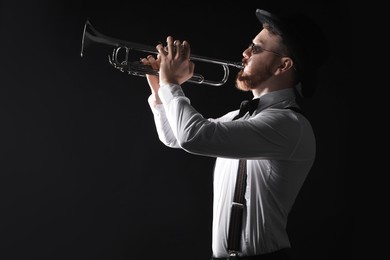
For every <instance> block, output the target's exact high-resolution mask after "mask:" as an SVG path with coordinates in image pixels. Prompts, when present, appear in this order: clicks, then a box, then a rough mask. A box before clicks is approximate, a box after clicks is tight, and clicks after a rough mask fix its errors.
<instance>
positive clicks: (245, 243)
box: [142, 9, 326, 260]
mask: <svg viewBox="0 0 390 260" xmlns="http://www.w3.org/2000/svg"><path fill="white" fill-rule="evenodd" d="M256 15H257V18H258V19H259V21H260V22H261V24H262V28H261V30H260V32H259V33H258V34H257V35H256V36H255V37H254V38H253V40H252V43H251V44H250V45H249V47H248V48H247V49H246V50H244V52H243V59H242V62H243V65H244V68H243V69H242V70H241V71H240V72H239V73H238V75H237V79H236V86H237V88H238V89H240V90H242V91H251V92H252V94H253V100H254V101H256V102H254V103H253V104H254V105H253V104H252V105H249V106H253V108H252V110H253V111H244V110H243V109H241V110H240V111H239V110H235V111H231V112H228V113H226V114H225V115H223V116H221V117H219V118H215V119H207V118H204V117H203V116H202V115H201V114H200V113H198V112H197V110H196V109H195V108H193V107H192V106H191V104H190V100H189V98H188V97H186V96H185V94H184V92H183V90H182V88H181V84H183V83H184V82H186V81H187V80H189V79H190V78H191V77H192V76H193V74H194V68H195V66H194V63H192V62H191V60H190V45H189V43H188V42H187V41H183V42H180V41H179V40H174V39H173V38H172V37H171V36H168V37H167V46H166V47H164V46H163V45H162V44H159V45H158V46H157V47H156V49H157V51H158V55H157V59H156V58H155V57H153V56H152V55H149V56H148V57H147V58H145V59H142V62H143V63H144V64H147V65H150V66H152V67H153V68H154V69H155V70H158V71H159V76H153V75H148V76H147V80H148V83H149V86H150V87H151V92H152V94H151V95H150V97H149V99H148V101H149V104H150V107H151V110H152V112H153V114H154V120H155V125H156V129H157V132H158V136H159V139H160V140H161V141H162V142H163V143H164V144H165V145H167V146H169V147H173V148H181V149H183V150H185V151H187V152H189V153H192V154H198V155H204V156H210V157H215V158H216V163H215V169H214V186H213V187H214V190H213V192H214V195H213V224H212V258H214V259H227V258H230V259H233V258H238V259H254V260H255V259H288V253H286V249H289V248H290V247H291V245H290V241H289V238H288V234H287V232H286V226H287V218H288V214H289V212H290V210H291V208H292V206H293V203H294V201H295V199H296V197H297V195H298V192H299V190H300V189H301V187H302V185H303V183H304V181H305V179H306V177H307V175H308V173H309V171H310V169H311V167H312V165H313V162H314V159H315V152H316V140H315V135H314V132H313V129H312V127H311V124H310V122H309V121H308V119H307V118H306V117H305V116H304V115H303V113H301V111H300V107H299V104H298V102H297V100H296V99H297V95H301V96H302V97H303V98H307V97H310V96H311V95H312V94H313V91H314V87H315V73H316V70H317V68H318V66H319V65H320V64H321V63H323V61H324V58H325V56H326V48H325V47H326V46H325V45H324V43H325V42H326V41H325V40H324V38H323V37H322V34H321V33H320V30H319V29H318V27H316V25H315V24H313V23H312V22H311V21H310V20H309V19H308V18H307V17H306V16H303V15H301V14H291V15H289V14H278V15H275V14H274V13H270V12H268V11H265V10H260V9H258V10H256ZM297 93H299V94H297ZM249 106H246V107H249ZM243 107H244V106H242V108H243ZM241 163H243V164H241ZM241 165H243V168H242V169H246V175H245V174H244V179H243V180H244V184H245V187H244V202H243V203H237V202H236V199H235V198H234V193H235V187H236V184H237V185H238V182H239V181H237V175H238V169H239V166H240V167H241ZM240 182H241V181H240ZM237 205H238V206H237ZM233 208H239V209H241V210H242V211H238V212H241V213H242V216H241V217H240V218H238V220H239V221H241V224H238V226H239V227H240V229H239V232H236V234H235V237H234V238H232V237H233V235H232V230H233V229H231V227H230V225H231V224H232V221H233V220H232V219H233V217H231V216H232V215H231V211H232V209H233ZM234 239H236V240H237V241H238V245H237V244H234V242H233V243H232V241H234Z"/></svg>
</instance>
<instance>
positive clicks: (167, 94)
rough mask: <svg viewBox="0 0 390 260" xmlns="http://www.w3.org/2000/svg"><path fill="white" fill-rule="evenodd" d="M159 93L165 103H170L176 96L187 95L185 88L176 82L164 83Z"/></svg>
mask: <svg viewBox="0 0 390 260" xmlns="http://www.w3.org/2000/svg"><path fill="white" fill-rule="evenodd" d="M158 95H159V97H160V99H161V101H162V102H163V104H168V103H169V102H170V101H171V100H172V99H174V98H175V97H185V95H184V92H183V89H182V88H181V86H180V85H176V84H162V85H160V89H159V91H158Z"/></svg>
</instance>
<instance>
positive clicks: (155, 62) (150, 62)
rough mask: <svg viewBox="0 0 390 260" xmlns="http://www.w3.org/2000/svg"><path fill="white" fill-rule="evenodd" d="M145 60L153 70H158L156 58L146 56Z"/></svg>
mask: <svg viewBox="0 0 390 260" xmlns="http://www.w3.org/2000/svg"><path fill="white" fill-rule="evenodd" d="M147 60H148V62H149V64H150V65H151V66H152V68H153V69H154V70H158V69H159V64H158V62H157V60H156V58H154V57H153V55H148V57H147Z"/></svg>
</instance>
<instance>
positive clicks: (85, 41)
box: [80, 20, 243, 86]
mask: <svg viewBox="0 0 390 260" xmlns="http://www.w3.org/2000/svg"><path fill="white" fill-rule="evenodd" d="M92 43H100V44H105V45H109V46H113V48H114V49H113V51H112V54H110V55H108V61H109V63H110V64H111V65H112V66H113V67H114V68H116V69H118V70H120V71H121V72H125V73H128V74H129V75H134V76H142V77H145V76H146V75H147V74H151V75H158V71H157V70H154V69H153V68H152V67H150V66H147V65H144V64H143V63H142V62H140V61H129V56H130V51H132V50H134V51H139V52H144V53H150V54H157V53H158V52H157V50H156V48H155V47H153V46H149V45H144V44H140V43H135V42H130V41H125V40H121V39H117V38H113V37H110V36H107V35H104V34H102V33H100V32H99V31H97V30H96V29H95V28H94V27H93V26H92V24H91V23H90V22H89V21H88V20H87V21H86V22H85V25H84V31H83V36H82V42H81V53H80V56H81V57H84V54H85V52H86V49H87V47H88V46H89V45H90V44H92ZM123 51H124V59H123V60H120V59H119V55H120V53H121V52H123ZM190 60H191V61H200V62H205V63H210V64H216V65H220V66H222V70H223V76H222V79H220V80H218V81H216V80H209V79H205V77H204V76H203V75H201V74H196V73H194V74H193V77H192V78H191V79H189V80H188V82H192V83H196V84H206V85H211V86H221V85H223V84H225V83H226V81H227V80H228V78H229V67H234V68H237V69H242V68H243V64H242V62H231V61H226V60H220V59H213V58H208V57H203V56H198V55H191V56H190Z"/></svg>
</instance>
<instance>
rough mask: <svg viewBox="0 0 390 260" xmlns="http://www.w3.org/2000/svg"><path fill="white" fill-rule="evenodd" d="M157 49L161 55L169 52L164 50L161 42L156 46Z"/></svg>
mask: <svg viewBox="0 0 390 260" xmlns="http://www.w3.org/2000/svg"><path fill="white" fill-rule="evenodd" d="M156 50H157V51H158V55H160V56H166V55H167V52H166V51H165V50H164V46H163V45H162V44H161V43H159V44H158V45H157V46H156Z"/></svg>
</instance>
